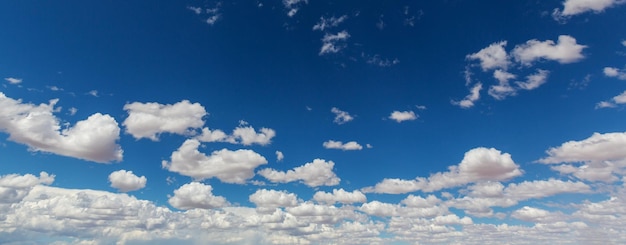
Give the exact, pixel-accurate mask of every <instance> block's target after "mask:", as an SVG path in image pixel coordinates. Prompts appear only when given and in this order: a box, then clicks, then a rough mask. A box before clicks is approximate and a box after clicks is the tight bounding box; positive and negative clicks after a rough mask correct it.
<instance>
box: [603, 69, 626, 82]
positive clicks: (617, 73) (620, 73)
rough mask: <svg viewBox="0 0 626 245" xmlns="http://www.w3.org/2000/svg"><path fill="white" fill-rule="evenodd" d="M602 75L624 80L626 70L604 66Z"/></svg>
mask: <svg viewBox="0 0 626 245" xmlns="http://www.w3.org/2000/svg"><path fill="white" fill-rule="evenodd" d="M603 72H604V75H605V76H607V77H615V78H617V79H619V80H626V71H624V70H621V69H618V68H615V67H604V70H603Z"/></svg>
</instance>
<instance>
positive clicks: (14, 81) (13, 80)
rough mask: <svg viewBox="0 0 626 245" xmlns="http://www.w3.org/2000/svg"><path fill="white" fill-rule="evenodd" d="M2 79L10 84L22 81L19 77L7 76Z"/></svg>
mask: <svg viewBox="0 0 626 245" xmlns="http://www.w3.org/2000/svg"><path fill="white" fill-rule="evenodd" d="M4 80H5V81H7V82H9V83H10V84H20V83H22V79H21V78H14V77H7V78H5V79H4Z"/></svg>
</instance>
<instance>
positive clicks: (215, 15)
mask: <svg viewBox="0 0 626 245" xmlns="http://www.w3.org/2000/svg"><path fill="white" fill-rule="evenodd" d="M221 5H222V3H221V2H218V3H217V4H215V7H214V8H206V9H202V8H201V7H194V6H189V7H187V9H189V10H191V11H192V12H194V13H195V14H196V15H199V16H201V17H202V18H203V19H204V18H206V19H205V22H206V23H207V24H209V25H211V26H212V25H214V24H215V23H216V22H217V21H218V20H219V19H220V18H221V17H222V14H221V13H220V6H221Z"/></svg>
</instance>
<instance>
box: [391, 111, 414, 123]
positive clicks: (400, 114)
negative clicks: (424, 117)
mask: <svg viewBox="0 0 626 245" xmlns="http://www.w3.org/2000/svg"><path fill="white" fill-rule="evenodd" d="M389 119H391V120H394V121H396V122H398V123H401V122H404V121H413V120H416V119H417V115H416V114H415V112H413V111H393V112H392V113H391V115H389Z"/></svg>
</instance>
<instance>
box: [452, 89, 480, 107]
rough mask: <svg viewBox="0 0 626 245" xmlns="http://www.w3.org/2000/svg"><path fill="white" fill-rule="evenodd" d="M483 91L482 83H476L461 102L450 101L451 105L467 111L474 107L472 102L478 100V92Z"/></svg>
mask: <svg viewBox="0 0 626 245" xmlns="http://www.w3.org/2000/svg"><path fill="white" fill-rule="evenodd" d="M482 89H483V84H482V83H476V84H475V85H474V87H472V88H471V89H470V94H468V95H467V96H465V98H464V99H463V100H461V101H454V100H453V101H452V104H453V105H458V106H460V107H461V108H464V109H467V108H471V107H473V106H474V102H476V101H478V100H479V99H480V91H481V90H482Z"/></svg>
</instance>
